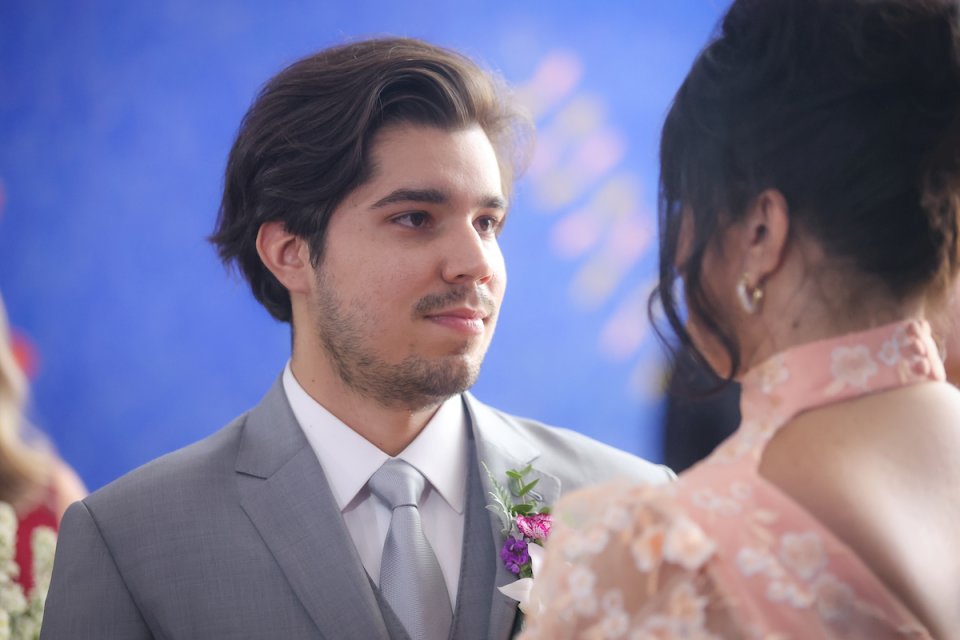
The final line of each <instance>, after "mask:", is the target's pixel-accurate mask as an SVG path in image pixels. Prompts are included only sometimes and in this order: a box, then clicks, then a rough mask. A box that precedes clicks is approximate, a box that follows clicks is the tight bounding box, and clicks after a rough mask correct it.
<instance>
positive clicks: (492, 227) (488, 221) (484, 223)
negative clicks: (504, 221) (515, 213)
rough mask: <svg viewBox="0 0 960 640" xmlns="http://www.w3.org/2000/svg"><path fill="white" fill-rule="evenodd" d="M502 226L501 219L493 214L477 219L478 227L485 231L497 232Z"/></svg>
mask: <svg viewBox="0 0 960 640" xmlns="http://www.w3.org/2000/svg"><path fill="white" fill-rule="evenodd" d="M499 228H500V220H499V219H498V218H495V217H493V216H484V217H482V218H479V219H478V220H477V229H479V230H480V231H482V232H483V233H491V232H496V231H498V230H499Z"/></svg>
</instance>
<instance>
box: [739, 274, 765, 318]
mask: <svg viewBox="0 0 960 640" xmlns="http://www.w3.org/2000/svg"><path fill="white" fill-rule="evenodd" d="M737 300H739V301H740V306H741V307H743V310H744V311H746V312H747V313H749V314H750V315H754V314H756V313H757V312H759V311H760V305H761V303H762V302H763V288H762V287H761V286H760V284H759V283H758V284H757V285H756V286H754V287H751V286H750V283H749V281H748V278H747V274H743V275H742V276H741V277H740V281H739V282H737Z"/></svg>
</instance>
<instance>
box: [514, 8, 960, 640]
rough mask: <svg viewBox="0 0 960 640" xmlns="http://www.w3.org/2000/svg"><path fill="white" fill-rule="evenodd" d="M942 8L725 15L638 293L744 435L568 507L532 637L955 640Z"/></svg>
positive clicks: (955, 119)
mask: <svg viewBox="0 0 960 640" xmlns="http://www.w3.org/2000/svg"><path fill="white" fill-rule="evenodd" d="M958 11H960V10H958V5H957V3H956V2H954V1H952V0H776V1H770V0H736V1H735V2H733V4H732V5H731V7H730V8H729V10H728V11H727V13H726V15H725V17H724V18H723V19H722V21H721V23H720V26H719V30H718V33H717V35H716V36H715V38H714V39H712V41H711V42H710V43H709V44H708V45H707V46H706V48H705V49H704V50H703V51H702V53H701V54H700V55H699V56H698V58H697V59H696V61H695V62H694V64H693V67H692V68H691V70H690V73H689V74H688V75H687V77H686V79H685V80H684V82H683V84H682V86H681V87H680V89H679V91H678V92H677V95H676V97H675V99H674V102H673V105H672V107H671V109H670V112H669V114H668V116H667V118H666V121H665V123H664V127H663V133H662V138H661V152H660V153H661V155H660V166H661V201H660V206H661V209H660V213H661V219H660V224H661V255H660V259H661V263H660V283H659V289H658V292H657V293H655V296H656V295H657V294H659V299H660V301H661V302H662V304H663V309H664V311H665V313H666V317H667V318H668V319H669V321H670V325H671V327H672V328H673V330H674V332H675V333H677V334H678V336H679V338H680V340H681V342H682V343H685V344H691V343H692V344H693V345H695V347H696V349H697V352H698V353H699V354H700V356H701V358H702V359H703V360H705V361H706V362H707V363H708V364H709V365H710V366H711V368H713V370H714V371H716V372H717V374H718V375H720V376H722V377H726V378H728V379H730V380H734V379H735V380H739V381H740V383H741V388H742V393H741V403H740V406H741V414H742V420H741V423H740V427H739V428H738V430H737V431H736V433H734V434H733V435H732V436H731V437H730V438H728V439H727V440H726V441H725V442H724V443H723V444H721V445H720V446H719V447H718V448H717V449H716V450H715V451H714V452H713V453H712V454H711V455H710V456H709V457H708V458H707V459H706V460H705V461H703V462H701V463H699V464H698V465H696V466H694V467H693V468H691V469H689V470H688V471H686V472H684V473H683V474H681V476H680V479H679V481H678V482H676V483H674V484H672V485H669V486H667V487H659V488H658V487H638V486H636V485H630V484H618V485H609V486H604V487H599V488H594V489H588V490H586V491H585V492H583V493H579V494H575V495H573V496H570V497H568V498H567V499H565V500H563V501H561V504H560V506H559V507H558V508H557V521H558V523H560V524H558V526H557V527H556V530H555V531H554V532H553V536H552V537H551V540H550V544H549V545H548V554H547V558H546V560H545V564H544V568H543V570H542V571H541V573H540V575H539V576H538V577H537V585H536V586H535V587H534V591H535V592H536V593H535V596H536V597H537V598H538V601H539V602H541V603H542V606H543V610H542V611H541V612H540V614H539V615H538V616H535V617H534V618H532V619H530V620H529V626H528V630H529V632H530V633H528V634H525V635H524V636H522V637H523V639H524V640H534V639H538V638H549V639H551V640H555V639H562V638H573V637H584V638H600V637H604V638H612V637H623V638H626V637H629V638H704V639H707V638H757V639H759V638H788V637H789V638H850V639H853V638H857V639H867V638H869V639H871V640H882V639H888V638H913V639H918V638H940V639H944V640H946V639H947V638H960V606H958V603H960V561H958V553H957V541H958V540H960V464H958V463H957V461H958V460H960V419H958V416H960V391H958V390H957V389H956V388H955V387H954V386H952V385H950V384H947V383H946V382H945V373H944V367H943V362H942V360H941V357H940V354H939V348H938V342H939V340H937V339H935V338H934V335H935V333H940V331H941V330H940V329H937V330H934V329H933V328H932V327H937V326H938V325H939V324H940V322H941V320H942V316H943V315H944V314H945V308H946V303H947V299H948V297H949V292H950V290H951V288H952V287H953V283H954V281H955V279H956V274H957V268H958V213H960V212H958V207H960V46H958ZM677 277H680V278H682V280H683V283H684V295H685V299H686V304H687V308H688V310H689V315H688V317H689V320H688V322H687V325H686V327H685V326H684V325H683V323H682V322H681V320H680V317H681V316H680V313H679V311H678V301H677V300H675V298H674V293H673V292H674V291H675V289H674V285H675V283H676V279H677ZM654 300H656V298H654Z"/></svg>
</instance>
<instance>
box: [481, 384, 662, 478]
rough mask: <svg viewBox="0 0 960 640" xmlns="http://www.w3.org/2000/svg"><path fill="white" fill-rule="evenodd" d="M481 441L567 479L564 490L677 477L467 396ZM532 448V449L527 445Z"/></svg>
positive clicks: (658, 466)
mask: <svg viewBox="0 0 960 640" xmlns="http://www.w3.org/2000/svg"><path fill="white" fill-rule="evenodd" d="M465 398H466V402H467V406H468V408H469V410H470V412H471V414H472V415H473V416H474V419H475V422H476V427H477V429H478V431H479V432H480V433H481V439H486V440H488V441H493V442H495V443H497V444H496V445H495V446H496V447H499V448H501V449H514V450H516V451H515V452H513V453H514V457H515V458H517V459H523V458H529V459H530V460H534V459H535V460H536V462H535V463H534V466H535V467H536V469H537V470H538V471H540V472H543V473H546V474H550V475H554V476H556V477H558V478H560V479H561V480H562V481H563V485H564V486H563V492H564V493H566V492H567V491H570V490H571V489H574V488H579V487H581V486H589V485H592V484H598V483H601V482H606V481H609V480H613V479H617V478H625V479H629V480H633V481H636V482H639V483H644V484H659V483H663V482H669V481H671V480H674V479H675V478H676V475H675V474H674V473H673V471H671V470H670V469H669V467H666V466H664V465H662V464H656V463H653V462H650V461H648V460H644V459H642V458H640V457H638V456H635V455H633V454H631V453H627V452H626V451H622V450H620V449H616V448H614V447H611V446H610V445H607V444H604V443H602V442H599V441H597V440H594V439H593V438H590V437H588V436H585V435H583V434H582V433H578V432H576V431H573V430H571V429H565V428H561V427H555V426H551V425H547V424H544V423H542V422H539V421H537V420H532V419H529V418H522V417H518V416H514V415H511V414H508V413H505V412H503V411H500V410H499V409H495V408H493V407H491V406H489V405H486V404H484V403H482V402H480V401H479V400H477V399H476V398H475V397H473V396H472V395H470V394H465ZM527 447H529V450H527V449H526V448H527Z"/></svg>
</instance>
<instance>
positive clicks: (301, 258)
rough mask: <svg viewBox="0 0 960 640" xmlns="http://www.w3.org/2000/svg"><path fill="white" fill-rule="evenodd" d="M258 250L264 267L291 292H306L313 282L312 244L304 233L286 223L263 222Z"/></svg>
mask: <svg viewBox="0 0 960 640" xmlns="http://www.w3.org/2000/svg"><path fill="white" fill-rule="evenodd" d="M257 253H258V254H259V255H260V260H262V261H263V264H264V266H265V267H266V268H267V269H269V270H270V273H272V274H273V275H274V277H276V279H277V280H279V281H280V284H282V285H283V286H284V287H286V288H287V290H288V291H290V293H305V292H307V291H309V290H310V283H311V282H312V281H313V268H312V265H311V263H310V247H309V246H308V245H307V242H306V241H305V240H304V239H303V238H301V237H300V236H295V235H293V234H292V233H290V232H289V231H287V228H286V226H285V225H284V224H283V222H280V221H276V220H275V221H272V222H265V223H263V224H262V225H260V230H259V231H257Z"/></svg>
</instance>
